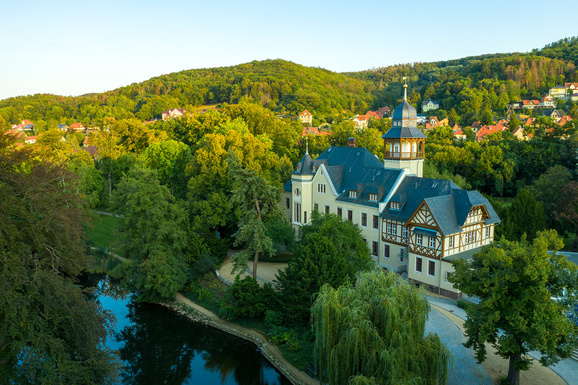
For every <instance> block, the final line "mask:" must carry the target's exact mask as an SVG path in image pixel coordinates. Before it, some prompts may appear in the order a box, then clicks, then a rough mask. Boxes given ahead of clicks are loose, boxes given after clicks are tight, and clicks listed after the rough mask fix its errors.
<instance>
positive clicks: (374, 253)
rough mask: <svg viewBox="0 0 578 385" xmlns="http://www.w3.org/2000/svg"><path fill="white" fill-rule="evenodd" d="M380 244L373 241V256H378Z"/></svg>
mask: <svg viewBox="0 0 578 385" xmlns="http://www.w3.org/2000/svg"><path fill="white" fill-rule="evenodd" d="M378 247H379V244H378V243H377V241H371V254H372V255H375V256H377V250H378Z"/></svg>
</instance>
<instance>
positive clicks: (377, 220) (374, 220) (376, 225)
mask: <svg viewBox="0 0 578 385" xmlns="http://www.w3.org/2000/svg"><path fill="white" fill-rule="evenodd" d="M378 227H379V217H378V216H377V215H374V216H373V228H374V229H377V228H378Z"/></svg>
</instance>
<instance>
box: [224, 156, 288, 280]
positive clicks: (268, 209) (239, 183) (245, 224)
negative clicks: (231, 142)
mask: <svg viewBox="0 0 578 385" xmlns="http://www.w3.org/2000/svg"><path fill="white" fill-rule="evenodd" d="M228 160H229V163H230V166H229V175H230V177H231V178H232V179H233V186H234V188H233V195H232V197H231V205H232V206H233V207H236V208H237V209H236V215H237V218H238V219H239V222H238V228H239V229H238V230H237V232H236V233H235V234H234V238H235V243H234V246H240V245H242V246H243V251H241V252H239V253H237V254H236V256H235V261H234V268H233V271H242V270H244V269H245V268H246V266H247V262H248V260H249V258H250V256H251V255H253V256H254V259H253V279H255V280H257V266H258V263H259V254H261V253H266V254H269V255H271V254H273V252H274V250H275V249H274V248H273V240H272V239H271V238H270V237H269V236H268V235H267V229H266V228H265V222H266V221H267V220H272V219H279V218H281V217H282V215H283V214H282V213H281V207H280V206H279V191H278V190H277V189H276V188H274V187H273V186H271V185H270V184H269V183H268V182H267V181H266V180H265V178H263V177H262V176H260V175H259V174H257V172H256V171H253V170H248V169H245V168H243V167H242V166H241V165H240V164H239V160H238V159H237V158H236V157H235V156H234V155H233V154H232V153H231V154H229V157H228Z"/></svg>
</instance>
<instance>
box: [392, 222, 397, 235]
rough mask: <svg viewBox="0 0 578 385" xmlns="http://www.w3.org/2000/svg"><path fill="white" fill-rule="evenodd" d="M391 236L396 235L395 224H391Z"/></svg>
mask: <svg viewBox="0 0 578 385" xmlns="http://www.w3.org/2000/svg"><path fill="white" fill-rule="evenodd" d="M391 235H397V225H396V224H395V223H392V224H391Z"/></svg>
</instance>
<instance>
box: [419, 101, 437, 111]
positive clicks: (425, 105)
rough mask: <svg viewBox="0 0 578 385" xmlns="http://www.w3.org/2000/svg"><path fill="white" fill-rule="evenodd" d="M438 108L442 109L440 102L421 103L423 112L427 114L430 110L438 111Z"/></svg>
mask: <svg viewBox="0 0 578 385" xmlns="http://www.w3.org/2000/svg"><path fill="white" fill-rule="evenodd" d="M438 108H440V102H439V101H438V100H431V99H428V100H424V101H423V102H422V103H421V110H422V111H423V112H427V111H430V110H437V109H438Z"/></svg>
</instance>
